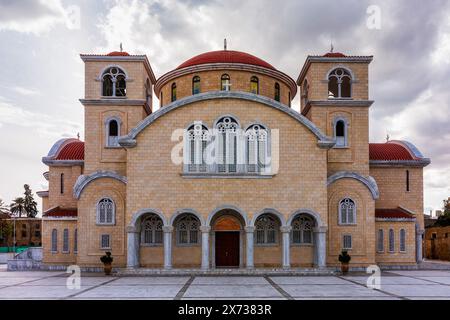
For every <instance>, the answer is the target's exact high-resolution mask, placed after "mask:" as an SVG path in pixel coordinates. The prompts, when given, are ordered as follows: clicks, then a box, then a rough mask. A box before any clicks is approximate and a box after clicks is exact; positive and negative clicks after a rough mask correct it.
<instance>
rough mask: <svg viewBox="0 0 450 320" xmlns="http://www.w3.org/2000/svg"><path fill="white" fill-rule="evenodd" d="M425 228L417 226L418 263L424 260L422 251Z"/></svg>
mask: <svg viewBox="0 0 450 320" xmlns="http://www.w3.org/2000/svg"><path fill="white" fill-rule="evenodd" d="M424 232H425V230H421V229H420V227H419V226H416V261H417V263H421V262H422V260H423V252H422V246H423V245H422V235H423V234H424Z"/></svg>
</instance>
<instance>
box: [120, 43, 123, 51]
mask: <svg viewBox="0 0 450 320" xmlns="http://www.w3.org/2000/svg"><path fill="white" fill-rule="evenodd" d="M122 51H123V47H122V42H121V43H120V52H122Z"/></svg>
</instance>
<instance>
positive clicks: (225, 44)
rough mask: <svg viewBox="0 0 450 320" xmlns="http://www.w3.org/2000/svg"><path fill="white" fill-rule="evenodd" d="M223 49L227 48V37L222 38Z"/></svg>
mask: <svg viewBox="0 0 450 320" xmlns="http://www.w3.org/2000/svg"><path fill="white" fill-rule="evenodd" d="M223 50H227V38H225V39H223Z"/></svg>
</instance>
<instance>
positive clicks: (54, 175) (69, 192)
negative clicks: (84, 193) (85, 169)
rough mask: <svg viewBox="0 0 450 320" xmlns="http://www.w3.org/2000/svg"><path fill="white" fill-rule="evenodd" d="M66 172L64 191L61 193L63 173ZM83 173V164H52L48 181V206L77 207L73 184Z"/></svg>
mask: <svg viewBox="0 0 450 320" xmlns="http://www.w3.org/2000/svg"><path fill="white" fill-rule="evenodd" d="M62 173H63V174H64V190H63V191H64V193H62V194H61V182H60V181H61V174H62ZM81 173H82V167H81V166H73V167H62V166H61V167H55V166H50V169H49V181H48V204H47V206H48V208H53V207H57V206H60V207H65V208H76V207H77V200H76V199H75V198H74V197H73V186H74V185H75V182H76V181H77V179H78V177H79V176H80V174H81Z"/></svg>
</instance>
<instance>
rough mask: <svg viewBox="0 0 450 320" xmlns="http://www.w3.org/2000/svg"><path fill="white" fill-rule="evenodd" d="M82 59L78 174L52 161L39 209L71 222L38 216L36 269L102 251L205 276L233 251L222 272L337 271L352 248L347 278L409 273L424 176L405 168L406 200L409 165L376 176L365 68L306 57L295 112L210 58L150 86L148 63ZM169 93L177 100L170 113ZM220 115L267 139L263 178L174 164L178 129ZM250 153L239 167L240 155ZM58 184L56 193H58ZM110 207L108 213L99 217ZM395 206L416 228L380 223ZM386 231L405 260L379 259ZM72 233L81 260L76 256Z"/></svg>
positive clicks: (91, 262)
mask: <svg viewBox="0 0 450 320" xmlns="http://www.w3.org/2000/svg"><path fill="white" fill-rule="evenodd" d="M235 54H236V53H235ZM82 58H83V60H84V61H85V76H86V83H85V85H86V88H85V89H86V90H85V91H86V92H85V98H84V99H81V102H82V104H83V105H84V107H85V132H86V136H85V140H86V141H85V143H84V158H83V165H82V166H78V165H74V166H70V165H67V161H65V162H63V161H62V160H55V161H53V162H48V163H50V164H49V165H50V171H49V193H48V200H46V202H45V203H46V207H47V208H46V209H49V208H53V207H62V208H77V214H76V215H72V216H71V217H65V218H64V217H55V216H53V217H51V218H50V217H48V218H47V219H44V237H43V244H44V251H43V263H44V265H68V264H74V263H75V264H78V265H80V266H83V267H86V268H95V267H99V266H101V264H100V260H99V258H100V256H101V255H103V254H104V252H105V251H111V252H112V255H113V257H114V264H115V266H117V267H129V268H138V267H147V268H165V269H170V268H201V269H203V270H207V269H210V268H216V267H219V266H226V265H227V263H228V262H226V261H227V258H226V257H224V255H225V256H228V254H230V256H232V258H233V259H235V260H233V262H230V265H232V266H235V267H241V268H249V269H252V268H265V267H276V268H285V269H289V268H291V267H292V268H310V267H315V268H325V267H327V266H329V267H335V266H337V265H338V264H339V262H338V255H339V254H340V252H341V250H342V249H343V248H344V247H345V246H348V245H349V244H348V243H349V241H350V243H351V247H349V248H347V249H348V251H349V253H350V255H351V256H352V262H351V263H352V266H353V267H365V266H368V265H373V264H377V263H380V264H386V265H387V264H393V265H409V264H415V263H416V260H417V255H418V253H417V250H416V241H417V237H416V224H417V226H418V227H419V228H421V227H422V226H423V221H422V220H423V216H422V215H421V214H422V208H423V204H422V202H423V177H422V168H421V167H413V168H409V167H408V169H409V170H410V171H411V176H410V179H411V188H410V191H409V192H408V193H407V194H405V192H404V190H403V189H404V185H403V183H404V179H403V176H402V174H403V172H404V170H405V169H406V167H400V168H399V167H398V166H397V167H395V166H393V165H388V166H384V167H376V166H373V167H372V166H371V163H370V159H369V137H368V127H369V116H368V110H369V107H370V105H371V104H372V101H370V100H368V65H369V63H370V61H371V57H363V58H361V57H359V58H355V57H348V58H342V57H341V58H339V59H334V58H318V57H308V59H307V62H306V63H305V66H304V68H303V70H302V73H301V75H300V77H299V80H298V84H299V85H300V87H301V88H302V87H303V85H304V81H305V79H307V81H308V86H309V87H308V93H307V94H306V92H305V91H304V90H302V92H301V96H302V99H301V100H302V102H301V103H302V106H301V110H302V113H303V115H301V114H299V113H297V112H296V111H294V110H292V109H291V108H290V105H289V104H290V101H291V99H292V98H293V97H294V95H295V93H296V89H297V88H296V87H295V82H294V81H293V80H292V79H290V78H289V77H287V76H286V75H285V74H283V73H281V72H279V71H277V70H269V69H267V70H266V69H264V67H263V66H254V65H252V66H250V65H246V66H245V68H244V67H241V70H238V69H239V68H240V67H239V65H229V66H228V67H229V69H226V66H225V65H224V63H222V62H220V61H216V62H213V63H211V61H209V63H208V65H207V67H205V65H203V66H200V67H198V68H199V69H196V68H197V67H189V68H193V69H192V72H191V69H189V68H186V69H184V71H183V69H182V70H181V71H179V70H174V71H172V72H170V73H168V74H166V75H164V76H162V77H161V78H160V79H159V80H158V81H156V79H155V78H154V76H153V73H152V71H151V68H150V66H149V63H148V60H147V59H146V58H145V57H143V56H129V55H127V54H122V53H121V54H120V55H119V56H114V55H107V56H98V55H89V56H86V55H83V56H82ZM110 66H115V67H118V68H120V69H121V70H123V71H124V72H125V73H126V77H127V81H126V97H113V98H111V97H106V96H103V93H102V83H103V82H102V72H103V71H104V70H107V69H108V67H110ZM343 67H344V68H345V69H346V70H349V72H350V74H351V75H352V77H353V78H352V89H351V92H352V98H351V99H347V100H345V99H331V100H330V99H328V88H327V82H328V81H327V74H328V72H329V71H330V70H333V69H334V68H343ZM208 68H210V69H209V70H208ZM224 73H227V74H228V75H229V76H230V78H231V91H220V89H221V88H220V77H221V75H222V74H224ZM255 75H256V76H257V77H258V80H259V92H258V94H255V93H251V92H250V91H251V90H250V78H251V77H252V76H255ZM194 76H200V79H201V89H200V93H198V94H195V95H193V94H192V79H193V77H194ZM161 79H162V80H161ZM149 83H150V84H151V86H153V85H155V91H156V95H157V96H160V93H161V92H162V95H163V101H162V105H163V107H161V108H160V109H159V110H158V111H156V112H154V113H152V110H151V108H149V103H148V102H149V99H151V94H150V96H149V92H148V85H149ZM173 83H176V87H177V97H176V98H177V99H176V101H173V102H172V101H171V86H172V84H173ZM275 83H279V84H280V101H279V102H278V101H275V100H274V86H275ZM292 86H294V89H293V87H292ZM223 117H230V118H232V119H234V121H236V123H237V126H238V127H239V128H242V129H245V128H248V127H249V126H251V125H254V124H258V125H260V126H263V127H265V128H267V130H268V132H270V140H268V141H269V147H268V148H269V149H270V156H271V166H270V172H264V174H262V173H258V174H253V173H252V174H249V173H248V172H240V171H237V172H236V173H228V174H224V173H221V172H218V171H215V172H214V173H202V172H200V173H198V174H192V173H190V172H187V171H186V166H185V165H184V164H183V163H182V162H180V161H178V162H177V160H176V159H177V158H181V159H183V157H184V159H186V155H184V154H183V152H182V151H183V150H182V149H183V148H184V146H185V145H184V144H183V142H182V136H179V135H176V134H174V132H183V131H184V130H186V129H187V128H188V127H190V125H192V124H193V123H195V122H196V121H201V124H202V125H203V126H204V127H206V128H208V129H213V128H214V126H215V124H216V123H217V121H218V120H219V119H222V118H223ZM110 119H117V121H118V127H119V129H118V131H119V134H118V135H119V136H120V138H119V139H118V141H119V144H117V145H115V146H112V147H111V146H107V144H108V143H107V140H108V134H110V132H109V131H108V123H109V121H110ZM336 119H345V121H346V128H345V130H346V131H345V132H346V141H347V143H346V145H345V147H336V146H335V147H333V146H334V144H335V142H336V140H335V125H336ZM177 130H178V131H177ZM67 143H69V142H67ZM239 143H240V142H239ZM242 146H244V144H242ZM177 148H178V149H177ZM245 148H248V147H245V146H244V147H243V149H242V150H243V151H238V152H237V156H236V157H237V158H239V157H242V158H245V156H244V153H245V152H247V151H244V150H248V149H245ZM405 148H406V147H405ZM55 149H57V148H56V147H55ZM174 150H179V151H180V152H178V151H174ZM239 150H241V149H239ZM185 152H187V151H185ZM241 152H242V156H241ZM57 153H58V152H56V153H55V154H57ZM55 157H56V156H55ZM55 159H57V157H56V158H55ZM174 159H175V160H174ZM58 161H59V162H58ZM246 161H247V160H246ZM62 164H64V165H62ZM208 170H209V169H208ZM62 173H63V174H64V178H65V180H64V181H65V185H67V187H65V189H64V193H61V192H60V181H61V180H60V177H61V174H62ZM344 199H348V200H349V201H351V203H352V207H351V208H352V209H349V210H352V211H351V212H353V214H354V218H352V219H354V221H350V222H342V221H341V220H342V218H341V219H340V218H339V217H342V214H343V213H342V210H343V209H341V206H342V203H343V200H344ZM102 201H106V202H104V205H105V206H104V207H101V205H100V204H101V203H102ZM109 204H112V207H108V208H113V209H105V208H107V206H108V205H109ZM397 207H402V208H405V209H407V210H408V212H409V211H410V212H412V216H411V221H409V220H408V221H407V222H397V221H394V220H389V221H386V220H383V221H379V220H377V216H376V208H383V209H388V208H397ZM102 208H103V209H102ZM102 210H104V211H102ZM108 210H110V211H108ZM102 212H104V214H103V213H102ZM349 212H350V211H349ZM109 214H111V217H112V218H111V220H108V219H109V218H108V215H109ZM349 214H350V213H349ZM346 219H347V218H346ZM348 219H350V218H348ZM263 223H267V224H266V227H262V225H263ZM391 227H392V228H394V229H395V232H396V233H395V234H396V235H397V236H398V233H399V232H400V231H399V230H400V229H405V230H406V241H407V245H406V251H405V252H403V251H402V252H401V253H400V252H395V253H391V252H389V253H387V252H377V238H376V237H377V234H376V232H377V230H378V229H379V228H383V229H388V228H391ZM183 228H186V229H183ZM190 228H192V229H190ZM264 228H266V229H264ZM53 229H56V230H57V233H58V244H57V247H58V250H56V251H54V250H53V251H52V244H53V247H54V243H52V230H53ZM64 229H68V230H69V231H68V232H69V239H70V240H69V241H70V248H71V250H69V251H68V252H62V251H60V250H59V248H60V247H61V246H62V243H60V242H61V241H62V234H63V232H64ZM75 229H77V239H78V241H77V252H76V253H75V252H74V251H73V250H72V248H73V247H74V246H75V243H74V234H75ZM183 230H187V231H183ZM192 230H194V231H192ZM269 238H270V240H267V239H269ZM344 238H345V239H346V240H345V241H347V242H346V244H345V245H344V242H345V241H344ZM186 239H190V240H186ZM225 239H227V240H225ZM261 239H263V240H261ZM264 239H265V240H264ZM53 240H54V239H53ZM53 242H54V241H53ZM106 244H107V246H106V247H105V245H106ZM230 259H231V258H230ZM224 261H225V262H224ZM229 261H231V260H229Z"/></svg>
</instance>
